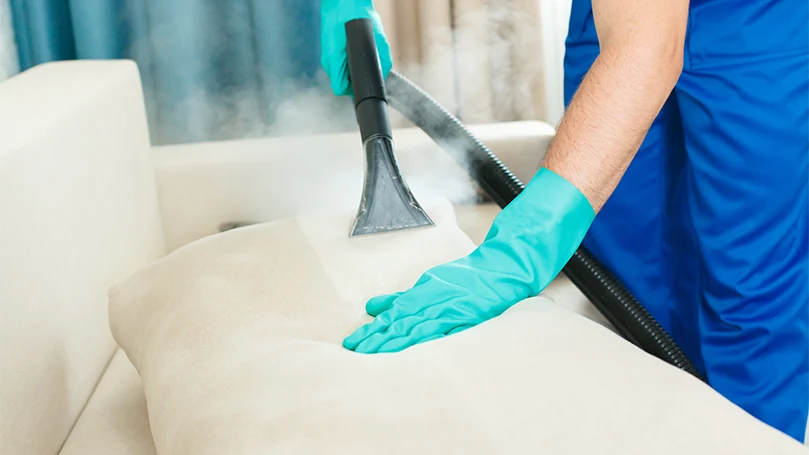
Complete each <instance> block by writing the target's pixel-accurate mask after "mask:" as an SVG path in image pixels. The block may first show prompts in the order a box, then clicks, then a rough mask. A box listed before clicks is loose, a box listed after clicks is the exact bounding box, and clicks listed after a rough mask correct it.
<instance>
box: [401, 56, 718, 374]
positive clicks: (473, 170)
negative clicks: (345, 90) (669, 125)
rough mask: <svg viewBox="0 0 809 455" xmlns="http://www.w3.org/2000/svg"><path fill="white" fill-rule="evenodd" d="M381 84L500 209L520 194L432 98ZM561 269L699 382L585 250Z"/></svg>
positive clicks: (635, 338) (408, 86)
mask: <svg viewBox="0 0 809 455" xmlns="http://www.w3.org/2000/svg"><path fill="white" fill-rule="evenodd" d="M385 86H386V89H387V94H388V103H389V104H390V105H391V106H393V108H395V109H396V110H397V111H399V112H401V113H402V114H403V115H404V116H405V117H406V118H407V119H408V120H410V121H411V122H413V123H414V124H415V125H416V126H418V127H419V128H421V129H422V130H423V131H424V132H425V133H427V135H428V136H430V137H431V138H432V139H433V140H434V141H435V142H436V143H437V144H438V145H439V146H441V147H442V148H443V149H444V150H445V151H446V152H447V153H449V154H450V155H451V156H452V157H453V158H455V160H456V161H457V162H458V164H460V165H461V166H462V167H464V168H465V170H466V171H467V172H468V173H469V175H470V176H471V177H472V178H473V179H474V180H475V181H476V182H478V184H479V185H480V187H481V188H482V189H483V191H485V192H486V193H488V194H489V196H490V197H491V198H492V199H493V200H494V201H495V202H496V203H497V204H498V205H499V206H500V207H505V206H506V205H508V204H509V203H510V202H511V201H512V200H514V198H515V197H517V195H518V194H520V192H521V191H522V190H523V188H524V185H523V184H522V182H520V180H519V179H518V178H517V177H516V176H515V175H514V174H513V173H512V172H511V171H509V170H508V168H506V166H505V165H504V164H503V163H502V162H501V161H500V160H499V159H498V158H497V157H496V156H495V155H494V154H493V153H492V152H491V151H490V150H489V149H488V148H487V147H486V146H485V145H484V144H483V143H482V142H481V141H480V140H479V139H477V138H476V137H475V136H474V135H473V134H472V133H471V132H470V131H469V130H468V129H467V128H466V127H465V126H464V125H463V124H462V123H461V122H460V121H459V120H458V119H457V118H455V116H453V115H452V114H451V113H450V112H449V111H447V110H446V109H445V108H444V107H442V106H441V105H440V104H438V102H437V101H436V100H435V99H433V97H431V96H430V95H429V94H427V93H426V92H425V91H423V90H422V89H420V88H419V87H418V86H416V85H415V84H413V83H412V82H411V81H410V80H408V79H407V78H406V77H404V76H402V75H401V74H399V73H398V72H396V71H395V70H394V71H391V73H390V75H389V76H388V78H387V80H386V82H385ZM562 271H563V272H564V273H565V274H566V275H567V276H568V278H570V281H572V282H573V284H575V285H576V287H578V288H579V290H580V291H581V292H582V293H583V294H584V295H585V297H587V298H588V299H589V300H590V301H591V302H592V303H593V305H595V307H596V308H597V309H598V310H599V311H600V312H601V314H603V315H604V317H605V318H606V319H607V320H608V321H609V322H610V323H611V324H612V325H613V326H614V327H615V329H616V330H617V331H618V332H619V333H620V334H621V335H623V336H624V337H625V338H626V339H627V340H629V341H630V342H632V343H634V344H635V345H636V346H638V347H639V348H641V349H643V350H644V351H646V352H648V353H649V354H652V355H654V356H655V357H658V358H660V359H662V360H664V361H666V362H668V363H670V364H671V365H674V366H676V367H677V368H680V369H682V370H685V371H687V372H688V373H691V374H692V375H694V376H696V377H698V378H699V379H703V378H702V375H701V374H700V372H699V371H698V370H697V368H696V367H695V366H694V364H693V363H692V362H691V361H690V360H689V359H688V357H686V355H685V353H683V351H682V349H680V347H679V346H678V345H677V343H676V342H675V341H674V340H673V339H672V338H671V336H670V335H669V334H668V333H667V332H666V330H665V329H663V327H662V326H661V325H660V324H659V323H658V322H657V321H656V320H655V318H654V317H653V316H652V315H651V314H649V312H648V311H646V309H645V308H644V307H643V305H641V304H640V302H638V301H637V300H636V299H635V298H634V297H633V296H632V294H630V293H629V291H628V290H626V288H624V286H623V285H621V283H619V282H618V280H617V279H616V278H615V277H614V276H613V275H612V274H611V273H610V272H608V271H607V270H606V269H605V268H604V267H603V266H602V265H601V264H599V262H598V261H597V260H596V259H595V257H593V255H592V254H590V252H588V251H587V249H585V248H584V247H579V249H578V250H577V251H576V252H575V253H574V254H573V257H572V258H571V259H570V261H568V263H567V265H565V267H564V269H563V270H562ZM703 380H704V379H703Z"/></svg>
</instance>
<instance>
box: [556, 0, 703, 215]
mask: <svg viewBox="0 0 809 455" xmlns="http://www.w3.org/2000/svg"><path fill="white" fill-rule="evenodd" d="M593 16H594V19H595V26H596V30H597V32H598V39H599V44H600V48H601V52H600V55H599V56H598V58H596V60H595V62H594V63H593V65H592V67H591V68H590V71H589V72H588V73H587V75H586V76H585V78H584V80H583V81H582V83H581V85H580V86H579V89H578V90H577V92H576V94H575V95H574V96H573V99H572V101H571V102H570V105H569V107H568V109H567V112H566V113H565V115H564V117H563V118H562V122H561V124H560V125H559V128H558V130H557V134H556V138H555V139H554V141H553V144H551V147H550V148H549V149H548V153H547V154H546V156H545V159H544V160H543V163H542V166H544V167H546V168H548V169H550V170H552V171H554V172H555V173H557V174H559V175H561V176H562V177H564V178H565V179H566V180H567V181H569V182H570V183H572V184H573V185H574V186H576V188H578V189H579V191H581V192H582V193H583V194H584V196H585V197H586V198H587V200H588V201H589V202H590V204H591V205H592V206H593V209H595V211H596V213H597V212H598V211H599V210H601V207H602V206H603V205H604V203H605V202H606V201H607V199H608V198H609V197H610V195H611V194H612V192H613V191H614V190H615V187H616V186H617V185H618V182H619V181H620V180H621V177H622V176H623V175H624V172H626V168H627V167H628V166H629V163H630V162H631V161H632V158H634V156H635V153H637V151H638V148H639V147H640V145H641V143H642V142H643V139H644V137H645V136H646V133H647V131H648V130H649V127H650V126H651V124H652V122H653V121H654V118H655V117H656V116H657V114H658V112H659V111H660V109H661V108H662V107H663V104H664V103H665V102H666V99H667V98H668V96H669V94H670V93H671V90H672V89H673V88H674V85H675V84H676V82H677V79H678V78H679V76H680V72H681V71H682V64H683V48H684V44H685V31H686V23H687V18H688V0H593Z"/></svg>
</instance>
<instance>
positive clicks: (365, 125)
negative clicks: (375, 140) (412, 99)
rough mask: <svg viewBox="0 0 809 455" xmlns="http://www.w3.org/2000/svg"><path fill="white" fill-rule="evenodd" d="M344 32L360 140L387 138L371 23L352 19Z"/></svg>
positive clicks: (384, 99)
mask: <svg viewBox="0 0 809 455" xmlns="http://www.w3.org/2000/svg"><path fill="white" fill-rule="evenodd" d="M345 29H346V54H347V55H348V77H349V80H350V81H351V88H352V90H353V92H354V109H355V112H356V115H357V123H358V124H359V127H360V135H361V136H362V141H363V142H365V140H366V139H368V138H369V137H371V136H379V135H382V136H386V137H388V138H390V137H392V135H391V131H390V121H389V120H388V99H387V95H386V93H385V79H384V78H383V77H382V65H381V64H380V63H379V53H378V52H377V49H376V41H375V40H374V26H373V23H372V22H371V20H370V19H354V20H352V21H348V22H346V25H345Z"/></svg>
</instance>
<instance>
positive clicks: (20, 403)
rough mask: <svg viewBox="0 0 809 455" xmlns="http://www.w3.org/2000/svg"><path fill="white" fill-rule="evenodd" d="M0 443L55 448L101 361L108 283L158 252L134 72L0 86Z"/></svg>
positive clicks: (108, 69)
mask: <svg viewBox="0 0 809 455" xmlns="http://www.w3.org/2000/svg"><path fill="white" fill-rule="evenodd" d="M0 129H2V134H0V325H2V327H0V447H2V448H3V453H9V454H11V453H15V454H55V453H57V452H58V450H59V447H60V446H61V444H62V443H63V441H64V440H65V438H66V436H67V434H68V432H69V430H70V428H71V426H72V425H73V423H74V421H75V420H76V418H77V416H78V415H79V413H80V412H81V410H82V408H83V406H84V405H85V403H86V402H87V399H88V397H89V396H90V394H91V392H92V390H93V388H94V387H95V385H96V383H97V381H98V378H99V376H100V375H101V373H102V372H103V370H104V368H105V367H106V365H107V363H108V362H109V360H110V358H111V356H112V354H113V352H114V349H115V343H114V341H113V339H112V336H111V334H110V331H109V323H108V320H107V291H108V289H109V287H110V286H111V284H113V283H114V282H115V281H117V280H119V279H121V278H123V277H124V276H125V275H127V274H129V273H131V272H133V271H135V270H136V269H137V268H140V267H141V266H143V265H145V264H146V263H148V262H150V261H152V260H154V259H157V258H158V257H160V256H162V255H163V254H164V245H163V235H162V231H161V228H160V221H159V210H158V208H157V195H156V188H155V183H154V175H153V167H152V165H151V162H150V160H149V153H148V152H149V136H148V130H147V125H146V114H145V109H144V104H143V96H142V92H141V85H140V78H139V75H138V70H137V68H136V66H135V64H134V63H133V62H129V61H95V62H90V61H80V62H61V63H49V64H45V65H41V66H38V67H35V68H32V69H31V70H29V71H26V72H24V73H22V74H19V75H17V76H15V77H12V78H11V79H8V80H7V81H5V82H3V83H2V84H0Z"/></svg>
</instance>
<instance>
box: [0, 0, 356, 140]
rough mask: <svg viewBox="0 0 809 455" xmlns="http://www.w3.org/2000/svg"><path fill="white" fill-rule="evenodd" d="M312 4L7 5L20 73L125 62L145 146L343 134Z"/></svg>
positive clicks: (26, 1) (125, 0) (124, 0)
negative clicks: (141, 101) (148, 139)
mask: <svg viewBox="0 0 809 455" xmlns="http://www.w3.org/2000/svg"><path fill="white" fill-rule="evenodd" d="M319 7H320V5H319V2H318V1H316V0H310V1H305V0H271V1H267V0H229V1H227V2H223V1H220V0H170V1H169V0H11V10H12V13H13V19H14V24H15V36H16V41H17V45H18V48H19V62H20V66H21V68H22V69H26V68H28V67H30V66H33V65H35V64H38V63H42V62H47V61H53V60H68V59H108V58H132V59H134V60H135V61H136V62H137V63H138V67H139V69H140V72H141V78H142V81H143V86H144V91H145V96H146V105H147V112H148V117H149V125H150V132H151V136H152V142H153V143H155V144H171V143H179V142H195V141H212V140H223V139H230V138H243V137H257V136H265V135H273V134H280V133H300V132H309V131H321V132H325V131H332V130H345V129H348V128H351V127H352V126H353V124H354V119H353V113H352V112H351V103H350V102H349V101H348V100H345V99H342V98H341V99H337V98H335V97H334V96H331V94H330V92H329V91H328V83H327V81H326V79H325V75H324V74H323V72H322V71H320V59H319V54H320V38H319V24H320V16H319Z"/></svg>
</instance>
